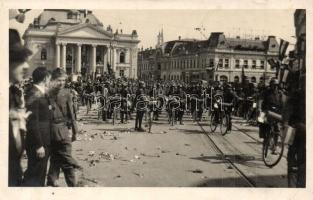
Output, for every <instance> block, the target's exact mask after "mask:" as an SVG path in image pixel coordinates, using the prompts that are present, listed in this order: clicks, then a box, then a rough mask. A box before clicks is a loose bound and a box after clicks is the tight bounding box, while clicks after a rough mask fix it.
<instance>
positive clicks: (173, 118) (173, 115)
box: [171, 109, 175, 126]
mask: <svg viewBox="0 0 313 200" xmlns="http://www.w3.org/2000/svg"><path fill="white" fill-rule="evenodd" d="M171 112H172V113H171V126H174V122H175V110H174V109H172V110H171Z"/></svg>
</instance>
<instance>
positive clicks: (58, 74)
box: [51, 68, 67, 80]
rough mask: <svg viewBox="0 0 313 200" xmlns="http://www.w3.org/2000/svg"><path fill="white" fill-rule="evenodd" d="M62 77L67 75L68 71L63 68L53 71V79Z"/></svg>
mask: <svg viewBox="0 0 313 200" xmlns="http://www.w3.org/2000/svg"><path fill="white" fill-rule="evenodd" d="M60 77H67V74H66V72H65V71H64V70H63V69H61V68H56V69H55V70H53V71H52V75H51V79H53V80H55V79H57V78H60Z"/></svg>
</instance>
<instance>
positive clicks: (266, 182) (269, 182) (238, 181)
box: [191, 175, 287, 188]
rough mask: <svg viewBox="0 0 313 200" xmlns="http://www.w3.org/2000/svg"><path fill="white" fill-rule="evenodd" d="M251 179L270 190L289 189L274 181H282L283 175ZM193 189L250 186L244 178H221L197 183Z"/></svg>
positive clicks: (283, 184) (285, 184)
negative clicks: (256, 180) (258, 181)
mask: <svg viewBox="0 0 313 200" xmlns="http://www.w3.org/2000/svg"><path fill="white" fill-rule="evenodd" d="M249 178H250V179H258V180H261V183H260V184H259V185H257V187H270V188H287V180H286V183H283V182H280V184H281V185H277V183H274V182H273V180H279V179H282V176H281V175H270V176H254V177H249ZM191 187H249V185H248V184H247V183H246V182H245V181H244V180H243V179H242V178H239V177H238V178H220V179H206V180H203V181H200V182H198V183H195V184H194V185H192V186H191Z"/></svg>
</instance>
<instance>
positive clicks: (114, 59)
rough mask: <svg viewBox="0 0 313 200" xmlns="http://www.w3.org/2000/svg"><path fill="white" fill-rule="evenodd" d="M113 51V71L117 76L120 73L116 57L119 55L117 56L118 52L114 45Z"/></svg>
mask: <svg viewBox="0 0 313 200" xmlns="http://www.w3.org/2000/svg"><path fill="white" fill-rule="evenodd" d="M112 51H113V55H112V57H113V59H112V69H113V72H114V74H115V76H117V75H118V73H116V58H117V56H116V54H117V52H116V48H114V47H113V49H112Z"/></svg>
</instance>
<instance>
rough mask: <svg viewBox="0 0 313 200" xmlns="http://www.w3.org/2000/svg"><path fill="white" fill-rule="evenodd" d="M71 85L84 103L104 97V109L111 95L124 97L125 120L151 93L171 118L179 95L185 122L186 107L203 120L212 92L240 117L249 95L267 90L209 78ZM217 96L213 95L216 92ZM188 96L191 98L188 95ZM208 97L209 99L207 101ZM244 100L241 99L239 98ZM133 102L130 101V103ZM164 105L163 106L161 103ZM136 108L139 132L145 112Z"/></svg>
mask: <svg viewBox="0 0 313 200" xmlns="http://www.w3.org/2000/svg"><path fill="white" fill-rule="evenodd" d="M68 87H70V88H72V89H74V90H75V91H77V94H78V98H79V99H80V101H81V103H82V104H83V105H85V104H86V105H87V104H88V105H90V106H91V105H92V101H93V98H90V97H93V96H99V95H100V96H102V97H104V98H101V100H102V101H101V104H102V105H101V108H105V106H104V105H105V104H108V101H109V99H110V97H113V96H116V95H118V96H120V97H121V98H122V99H123V100H122V101H121V109H120V118H121V123H125V119H131V111H133V110H134V107H135V106H138V105H137V104H136V100H138V97H141V96H143V95H144V96H147V97H149V98H150V99H151V98H154V99H155V100H158V101H160V102H159V107H163V108H166V109H165V110H167V112H168V114H169V117H171V115H172V111H171V106H172V107H173V106H175V104H173V101H172V100H174V99H171V98H172V97H175V98H176V99H179V100H180V102H179V109H175V116H176V120H177V121H178V122H179V123H180V124H183V116H184V113H185V112H186V109H188V110H190V113H192V114H193V119H194V121H198V120H201V118H202V114H203V112H204V109H205V107H207V108H208V107H209V106H210V104H211V102H210V101H209V98H208V97H210V96H211V93H214V94H215V93H216V92H217V91H222V92H223V93H225V94H224V96H225V99H224V101H225V102H228V103H234V108H236V109H239V108H240V112H237V113H238V115H239V116H243V115H244V113H245V112H247V111H248V110H249V106H250V105H249V104H248V103H246V102H247V101H245V100H246V99H247V98H248V97H251V96H257V94H259V93H260V91H262V90H264V88H265V84H264V83H262V82H261V83H259V84H258V85H256V84H253V83H245V84H242V83H239V82H235V83H227V82H225V81H220V82H213V83H211V84H208V83H207V82H205V81H200V82H198V83H197V84H184V83H183V84H177V83H175V82H170V83H168V82H162V81H158V82H156V83H155V84H153V85H146V84H145V83H144V82H143V81H134V80H131V79H129V80H128V79H124V80H122V79H96V80H93V81H92V80H91V79H88V80H86V81H83V80H82V79H78V81H75V82H71V81H69V83H68ZM212 95H213V94H212ZM187 97H188V98H187ZM204 99H205V100H204ZM239 100H241V101H239ZM127 101H129V102H127ZM160 104H161V106H160ZM137 111H138V109H137V110H136V116H137V115H138V116H137V117H136V119H138V120H136V123H135V128H136V129H138V130H139V131H144V129H143V128H142V127H141V124H142V116H143V114H144V113H143V111H142V110H141V111H139V112H137ZM161 111H162V110H161V109H155V110H154V111H153V120H158V119H159V114H160V112H161ZM111 115H112V110H110V109H109V110H105V109H104V110H103V112H102V119H103V121H106V120H107V119H110V118H111Z"/></svg>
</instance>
